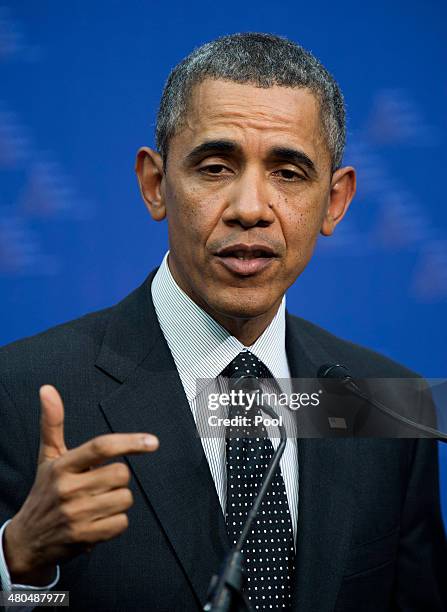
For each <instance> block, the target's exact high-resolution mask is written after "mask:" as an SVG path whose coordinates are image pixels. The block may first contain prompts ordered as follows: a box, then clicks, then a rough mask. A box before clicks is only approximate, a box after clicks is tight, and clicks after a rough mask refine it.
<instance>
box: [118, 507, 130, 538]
mask: <svg viewBox="0 0 447 612" xmlns="http://www.w3.org/2000/svg"><path fill="white" fill-rule="evenodd" d="M128 527H129V517H128V516H127V514H126V513H125V512H122V513H121V514H118V515H117V517H116V530H117V532H118V533H121V532H122V531H124V530H125V529H127V528H128Z"/></svg>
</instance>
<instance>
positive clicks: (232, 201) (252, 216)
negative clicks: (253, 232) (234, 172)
mask: <svg viewBox="0 0 447 612" xmlns="http://www.w3.org/2000/svg"><path fill="white" fill-rule="evenodd" d="M271 197H272V193H271V190H270V189H269V185H268V184H267V178H266V177H265V176H263V173H262V172H261V171H258V170H255V169H251V170H248V169H247V170H246V171H245V172H244V173H243V174H241V175H240V176H239V178H238V179H237V180H236V181H234V182H233V183H232V185H231V189H230V190H229V192H228V205H227V207H226V209H225V211H224V213H223V215H222V220H223V221H224V222H225V223H228V224H230V225H232V224H239V225H242V226H243V227H246V228H248V227H255V226H261V227H267V226H268V225H270V224H271V223H273V221H274V219H275V215H274V213H273V210H272V201H271Z"/></svg>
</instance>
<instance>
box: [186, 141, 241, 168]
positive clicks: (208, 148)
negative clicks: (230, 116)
mask: <svg viewBox="0 0 447 612" xmlns="http://www.w3.org/2000/svg"><path fill="white" fill-rule="evenodd" d="M239 151H240V147H239V145H237V144H236V143H234V142H232V141H231V140H206V141H205V142H202V143H200V144H199V145H197V146H196V147H194V149H192V151H190V152H189V153H188V155H187V156H186V158H185V161H186V163H189V164H193V163H195V162H197V161H199V160H200V158H202V157H203V156H204V155H207V154H208V155H211V154H213V153H235V152H239Z"/></svg>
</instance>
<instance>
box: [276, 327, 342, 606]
mask: <svg viewBox="0 0 447 612" xmlns="http://www.w3.org/2000/svg"><path fill="white" fill-rule="evenodd" d="M286 329H287V332H286V333H287V335H286V347H287V355H288V360H289V366H290V371H291V376H292V378H314V377H315V376H316V373H317V371H318V368H319V366H321V365H323V364H324V363H330V362H334V361H336V356H330V355H328V353H327V352H326V351H325V350H324V348H323V347H322V346H321V345H320V344H319V343H318V342H317V341H316V340H315V339H314V338H313V337H312V336H311V335H310V334H309V333H308V332H307V331H306V329H305V326H304V325H302V324H301V323H300V320H299V319H296V318H291V317H290V316H289V315H288V316H287V328H286ZM352 451H353V441H352V439H349V438H346V439H323V438H321V439H305V438H303V439H299V440H298V458H299V509H298V531H297V572H296V581H295V589H294V606H295V609H296V610H300V611H303V610H309V611H310V610H318V611H319V612H323V611H329V610H333V609H334V606H335V601H336V598H337V593H338V590H339V588H340V583H341V580H342V572H343V567H344V564H345V563H344V561H345V557H346V554H347V551H348V547H349V542H350V537H351V528H352V514H353V491H352V463H353V456H352V455H353V453H352Z"/></svg>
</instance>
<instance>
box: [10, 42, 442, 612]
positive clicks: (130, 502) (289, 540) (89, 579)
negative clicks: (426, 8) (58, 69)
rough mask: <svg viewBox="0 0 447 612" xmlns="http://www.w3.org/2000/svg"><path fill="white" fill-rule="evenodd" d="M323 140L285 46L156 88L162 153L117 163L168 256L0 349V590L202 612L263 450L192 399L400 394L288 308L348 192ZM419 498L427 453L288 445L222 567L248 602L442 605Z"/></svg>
mask: <svg viewBox="0 0 447 612" xmlns="http://www.w3.org/2000/svg"><path fill="white" fill-rule="evenodd" d="M344 139H345V116H344V106H343V99H342V96H341V93H340V91H339V88H338V86H337V84H336V83H335V81H334V80H333V79H332V77H331V76H330V75H329V74H328V72H327V71H326V70H325V69H324V67H323V66H321V64H320V63H319V62H318V61H317V60H316V59H315V58H314V57H313V56H312V55H311V54H309V53H308V52H306V51H305V50H303V49H302V48H301V47H299V46H297V45H295V44H294V43H291V42H289V41H287V40H284V39H281V38H278V37H275V36H271V35H266V34H240V35H232V36H227V37H224V38H222V39H219V40H217V41H214V42H211V43H209V44H207V45H204V46H203V47H201V48H199V49H197V50H196V51H194V52H193V53H192V54H191V55H190V56H188V57H187V58H186V59H185V60H183V62H181V63H180V64H179V65H178V66H177V67H176V68H175V69H174V71H173V72H172V73H171V75H170V77H169V79H168V82H167V84H166V87H165V90H164V93H163V97H162V101H161V105H160V112H159V117H158V124H157V144H158V148H159V153H157V152H155V151H153V150H152V149H149V148H146V147H144V148H142V149H140V151H139V152H138V156H137V164H136V169H137V174H138V179H139V183H140V187H141V192H142V196H143V198H144V201H145V203H146V206H147V208H148V210H149V212H150V214H151V216H152V218H153V219H155V220H156V221H161V220H163V219H167V222H168V230H169V255H168V256H167V257H165V258H164V260H163V262H162V264H161V266H160V268H159V269H158V271H154V272H152V273H151V274H150V276H149V277H148V279H147V280H146V281H145V282H144V283H143V285H142V286H141V287H140V288H138V289H137V290H136V291H135V292H134V293H132V294H131V295H130V296H128V297H127V298H126V299H125V300H123V301H122V302H120V303H119V304H118V305H117V306H114V307H112V308H109V309H107V310H104V311H101V312H98V313H93V314H91V315H88V316H86V317H83V318H81V319H79V320H77V321H73V322H71V323H68V324H66V325H63V326H59V327H57V328H54V329H52V330H49V331H47V332H46V333H44V334H41V335H39V336H36V337H34V338H31V339H26V340H24V341H21V342H18V343H15V344H12V345H10V346H8V347H5V348H4V349H3V350H2V351H1V356H0V373H1V383H2V385H1V391H0V393H1V395H0V406H1V411H2V412H1V422H2V432H1V438H0V439H1V442H0V443H1V447H0V461H1V471H0V478H1V491H2V493H1V502H0V524H3V523H4V527H3V533H2V547H3V548H2V550H3V558H0V561H1V562H2V563H0V567H2V568H3V569H2V582H3V588H5V589H7V588H10V585H11V582H12V583H14V584H25V585H33V586H34V587H35V588H38V587H41V588H44V587H46V588H53V587H54V588H56V589H57V590H69V591H70V598H71V599H70V603H71V607H72V608H74V609H91V610H96V609H104V610H135V609H139V610H143V609H145V610H157V611H158V610H166V611H167V610H170V611H171V610H188V611H189V610H199V609H201V607H203V605H204V603H205V601H206V594H207V588H208V584H209V581H210V578H211V576H212V575H213V574H215V573H216V572H218V570H219V567H220V565H221V562H222V560H223V558H224V557H225V554H226V553H227V552H228V550H229V548H230V545H231V544H232V543H234V542H235V540H236V539H237V536H238V534H239V533H240V529H241V523H242V522H243V518H244V516H245V513H246V510H244V507H246V506H247V505H248V504H249V497H248V496H247V493H246V491H245V488H247V489H248V490H250V495H251V496H252V497H253V494H254V493H255V490H252V489H250V486H251V484H252V483H253V482H259V476H260V473H261V472H262V471H263V469H264V465H258V464H257V463H256V461H261V459H262V461H265V458H266V457H268V458H269V457H271V455H272V452H273V444H274V440H273V439H272V440H270V439H269V438H264V439H261V438H259V439H257V440H256V445H253V447H252V448H251V449H247V448H246V447H244V448H243V449H242V448H241V447H237V446H235V445H234V444H233V443H231V442H228V441H227V442H226V443H223V444H222V443H220V442H219V441H218V440H214V441H213V440H210V439H206V438H204V439H202V440H201V439H199V438H198V436H197V429H196V418H197V409H198V401H199V400H198V397H197V395H196V386H195V382H196V380H197V379H199V378H209V379H212V380H215V381H220V379H221V378H222V377H224V376H232V375H233V374H234V372H235V369H237V368H238V367H240V366H241V364H242V361H244V360H247V361H248V362H249V368H248V369H247V371H250V372H253V373H254V374H255V375H256V376H261V374H263V375H266V376H273V377H274V378H276V379H281V378H288V377H290V376H292V377H294V378H296V377H314V376H316V373H317V370H318V367H319V366H320V365H321V364H324V363H337V362H338V363H343V364H345V365H346V366H347V367H348V368H349V369H350V371H351V372H352V374H353V375H354V376H357V377H395V378H399V377H409V376H410V377H411V376H413V375H412V373H411V372H409V371H408V370H406V369H404V368H403V367H402V366H399V365H398V364H396V363H394V362H392V361H390V360H388V359H386V358H384V357H381V356H379V355H377V354H375V353H372V352H371V351H368V350H366V349H363V348H360V347H358V346H355V345H353V344H350V343H347V342H344V341H342V340H340V339H338V338H335V337H334V336H332V335H331V334H329V333H328V332H326V331H324V330H322V329H320V328H317V327H316V326H314V325H312V324H311V323H308V322H306V321H304V320H302V319H298V318H296V317H293V316H291V315H289V314H288V313H286V311H285V301H284V294H285V291H286V290H287V288H288V287H290V285H291V284H292V283H293V282H294V281H295V280H296V278H297V277H298V276H299V275H300V273H301V272H302V271H303V269H304V268H305V266H306V265H307V263H308V261H309V260H310V257H311V255H312V251H313V248H314V246H315V242H316V240H317V237H318V234H319V233H321V234H323V235H325V236H330V235H331V234H332V233H333V231H334V229H335V227H336V225H337V224H338V223H339V222H340V221H341V220H342V219H343V216H344V215H345V213H346V211H347V209H348V206H349V204H350V202H351V200H352V198H353V196H354V192H355V172H354V169H353V168H351V167H349V166H346V167H343V166H342V165H341V162H342V155H343V148H344ZM244 363H245V365H246V364H247V362H245V361H244ZM237 364H239V365H237ZM245 365H244V367H245ZM39 389H40V405H39V400H38V390H39ZM40 414H41V424H40V435H39V415H40ZM135 432H137V433H135ZM237 444H244V442H243V441H242V442H241V441H239V440H238V442H237ZM276 444H277V442H276ZM261 445H262V446H261ZM255 446H256V447H255ZM259 448H262V453H264V454H263V455H259V452H258V451H259ZM68 449H69V450H68ZM245 452H247V453H248V454H247V456H246V457H245V456H244V460H246V464H245V463H244V465H241V461H240V458H239V455H238V453H245ZM250 452H252V453H253V454H252V455H250ZM120 455H125V461H123V462H116V461H115V458H116V457H118V456H120ZM253 459H255V461H253ZM110 461H111V462H110ZM104 462H106V465H102V464H103V463H104ZM255 463H256V465H255ZM245 467H246V468H247V469H245ZM36 468H37V471H36ZM261 468H262V469H261ZM247 473H250V478H247ZM235 474H236V475H237V476H236V478H235ZM261 475H262V474H261ZM244 479H245V480H244ZM250 479H251V480H250ZM437 479H438V472H437V456H436V446H435V443H434V442H433V441H430V440H412V439H410V440H379V439H344V440H329V439H319V440H308V439H299V440H296V439H295V440H293V439H289V440H288V441H287V445H286V451H285V453H284V455H283V458H282V460H281V465H280V469H279V470H277V472H276V474H275V479H274V482H273V483H272V488H271V489H270V490H269V491H268V494H269V495H270V497H269V498H268V499H267V498H266V501H265V503H264V505H263V506H262V508H261V510H262V511H261V512H260V513H259V516H258V517H257V519H256V524H255V526H254V527H253V533H252V534H251V536H250V537H251V540H250V546H248V545H247V546H246V547H245V549H244V551H243V552H244V559H245V566H246V572H247V584H246V587H245V593H246V595H247V597H248V598H249V600H250V602H251V604H252V606H253V607H254V608H255V609H293V610H301V611H304V610H318V611H329V610H338V611H347V610H355V611H358V610H374V611H375V610H377V611H379V610H380V611H381V612H383V611H384V610H421V611H426V610H432V611H437V610H445V609H446V601H447V600H446V593H445V575H446V574H445V572H446V558H447V557H446V545H445V536H444V532H443V527H442V521H441V517H440V512H439V498H438V480H437ZM237 481H239V485H238V484H237ZM242 482H243V483H244V486H241V483H242ZM235 483H236V485H235ZM235 491H238V492H237V493H235ZM238 516H239V517H242V518H240V519H237V517H238ZM279 533H280V535H281V537H280V538H279V537H278V535H277V534H279ZM254 534H256V536H255V535H254ZM118 536H119V537H118ZM258 536H259V537H258ZM282 542H284V543H283V544H282ZM271 543H273V545H272V544H271Z"/></svg>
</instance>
